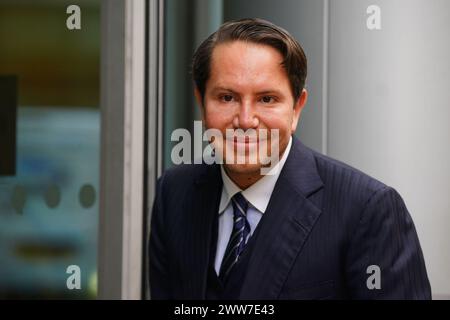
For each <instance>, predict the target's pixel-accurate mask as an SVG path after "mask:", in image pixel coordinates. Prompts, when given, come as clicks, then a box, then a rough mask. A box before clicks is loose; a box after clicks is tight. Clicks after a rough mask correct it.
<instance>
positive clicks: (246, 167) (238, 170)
mask: <svg viewBox="0 0 450 320" xmlns="http://www.w3.org/2000/svg"><path fill="white" fill-rule="evenodd" d="M224 166H225V168H226V169H227V170H228V171H229V172H232V173H235V174H256V173H258V174H259V173H260V170H261V164H259V163H256V164H224Z"/></svg>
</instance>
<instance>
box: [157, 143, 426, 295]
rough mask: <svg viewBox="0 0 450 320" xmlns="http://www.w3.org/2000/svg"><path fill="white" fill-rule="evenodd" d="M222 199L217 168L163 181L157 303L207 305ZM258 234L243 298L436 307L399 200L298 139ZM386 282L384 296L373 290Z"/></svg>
mask: <svg viewBox="0 0 450 320" xmlns="http://www.w3.org/2000/svg"><path fill="white" fill-rule="evenodd" d="M221 192H222V180H221V175H220V168H219V166H218V165H182V166H178V167H175V168H173V169H170V170H167V171H166V172H165V173H164V175H163V176H162V177H161V178H160V179H159V181H158V187H157V195H156V199H155V203H154V206H153V215H152V223H151V233H150V244H149V261H150V262H149V263H150V265H149V272H150V274H149V279H150V289H151V296H152V298H153V299H204V298H205V291H206V277H207V268H208V267H209V266H208V262H209V261H210V259H209V258H210V255H212V254H215V252H212V250H211V249H210V248H211V245H210V243H211V241H212V239H211V234H212V228H213V226H212V223H213V221H214V219H213V218H214V215H217V214H218V206H219V201H220V195H221ZM257 228H258V229H259V230H258V235H257V238H256V239H255V241H256V242H255V246H254V249H253V251H252V252H251V256H250V261H249V264H248V268H247V273H246V277H245V281H244V282H243V284H242V289H241V292H240V296H239V298H240V299H429V298H431V289H430V284H429V281H428V277H427V273H426V268H425V263H424V259H423V255H422V251H421V247H420V244H419V240H418V237H417V234H416V230H415V227H414V224H413V221H412V220H411V217H410V215H409V213H408V211H407V209H406V206H405V204H404V202H403V200H402V199H401V197H400V195H399V194H398V193H397V192H396V191H395V190H394V189H393V188H390V187H388V186H386V185H384V184H383V183H381V182H379V181H377V180H375V179H373V178H371V177H369V176H368V175H366V174H364V173H362V172H360V171H358V170H356V169H354V168H351V167H349V166H347V165H345V164H343V163H340V162H338V161H336V160H333V159H330V158H328V157H326V156H324V155H321V154H319V153H317V152H315V151H313V150H311V149H309V148H307V147H306V146H304V145H303V144H302V143H301V142H300V141H299V140H297V139H296V138H295V137H294V138H293V145H292V149H291V152H290V154H289V156H288V158H287V160H286V163H285V166H284V167H283V170H282V171H281V173H280V177H279V179H278V181H277V183H276V185H275V189H274V191H273V194H272V197H271V199H270V202H269V205H268V207H267V210H266V212H265V213H264V215H263V217H262V219H261V221H260V223H259V225H258V227H257ZM372 265H375V266H378V267H379V273H378V272H377V271H372V269H370V266H372ZM368 268H369V269H368ZM377 274H379V275H380V278H379V279H380V282H379V284H380V288H379V289H377V288H373V286H370V285H369V286H368V282H369V284H374V283H376V282H374V281H376V280H374V277H376V276H377ZM370 288H372V289H370Z"/></svg>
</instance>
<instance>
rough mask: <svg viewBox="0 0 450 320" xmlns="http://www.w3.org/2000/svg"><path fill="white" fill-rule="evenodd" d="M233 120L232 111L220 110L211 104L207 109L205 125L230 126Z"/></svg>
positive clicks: (208, 126) (219, 127)
mask: <svg viewBox="0 0 450 320" xmlns="http://www.w3.org/2000/svg"><path fill="white" fill-rule="evenodd" d="M232 121H233V116H232V113H231V112H230V111H227V110H220V109H219V108H214V107H213V106H210V107H208V108H206V110H205V125H206V127H207V128H216V129H221V128H225V127H229V126H230V124H231V123H232Z"/></svg>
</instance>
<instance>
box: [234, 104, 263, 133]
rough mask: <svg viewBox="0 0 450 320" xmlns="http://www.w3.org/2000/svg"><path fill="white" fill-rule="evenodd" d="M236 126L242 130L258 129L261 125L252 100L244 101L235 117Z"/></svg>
mask: <svg viewBox="0 0 450 320" xmlns="http://www.w3.org/2000/svg"><path fill="white" fill-rule="evenodd" d="M233 125H234V127H235V128H240V129H242V130H244V131H245V130H247V129H256V128H257V127H258V126H259V119H258V117H257V115H256V113H255V110H254V108H253V105H252V103H251V102H250V101H242V103H241V105H240V106H239V109H238V113H237V114H236V116H235V117H234V119H233Z"/></svg>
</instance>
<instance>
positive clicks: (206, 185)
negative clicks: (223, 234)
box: [185, 165, 222, 299]
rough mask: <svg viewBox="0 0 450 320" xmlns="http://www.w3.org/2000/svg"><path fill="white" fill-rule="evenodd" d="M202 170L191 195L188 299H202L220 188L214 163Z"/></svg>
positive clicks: (217, 170)
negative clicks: (190, 276)
mask: <svg viewBox="0 0 450 320" xmlns="http://www.w3.org/2000/svg"><path fill="white" fill-rule="evenodd" d="M205 168H206V170H205V172H203V174H201V175H200V177H199V178H198V179H197V181H196V188H197V190H196V192H194V194H195V196H194V197H195V198H194V199H193V210H192V212H191V214H193V216H192V219H191V221H190V222H189V223H192V230H190V232H192V234H190V235H189V238H190V239H191V240H190V241H192V245H191V246H188V247H189V248H192V252H191V257H190V258H191V260H190V263H186V264H185V267H187V268H189V269H190V270H188V274H191V275H195V277H193V278H191V279H189V280H188V285H187V287H186V290H188V292H186V295H187V296H189V297H191V298H192V299H204V298H205V294H206V281H207V275H208V266H209V260H210V255H211V254H213V253H211V241H212V230H213V222H214V217H215V215H217V214H218V210H219V201H220V195H221V192H222V178H221V177H220V168H219V166H217V165H212V166H205Z"/></svg>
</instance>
